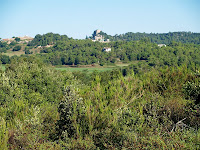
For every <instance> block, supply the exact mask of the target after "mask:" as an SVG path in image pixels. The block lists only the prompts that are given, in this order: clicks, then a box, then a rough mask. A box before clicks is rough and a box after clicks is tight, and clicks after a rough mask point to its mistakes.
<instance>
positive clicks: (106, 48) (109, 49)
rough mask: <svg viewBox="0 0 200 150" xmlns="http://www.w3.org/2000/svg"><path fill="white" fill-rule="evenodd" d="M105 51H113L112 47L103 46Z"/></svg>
mask: <svg viewBox="0 0 200 150" xmlns="http://www.w3.org/2000/svg"><path fill="white" fill-rule="evenodd" d="M103 51H104V52H110V51H111V48H110V47H104V48H103Z"/></svg>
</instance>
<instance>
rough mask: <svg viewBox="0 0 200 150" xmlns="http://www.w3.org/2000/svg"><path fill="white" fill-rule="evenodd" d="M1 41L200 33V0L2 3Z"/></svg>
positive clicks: (2, 0) (18, 0) (1, 0)
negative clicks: (56, 35) (59, 36)
mask: <svg viewBox="0 0 200 150" xmlns="http://www.w3.org/2000/svg"><path fill="white" fill-rule="evenodd" d="M0 15H1V17H0V38H10V37H12V36H24V35H29V36H32V37H34V36H35V35H36V34H45V33H47V32H53V33H59V34H66V35H67V36H69V37H73V38H85V37H86V35H88V36H90V35H91V34H92V33H93V31H94V30H96V29H100V30H103V31H104V32H106V33H107V34H111V35H115V34H122V33H126V32H146V33H150V32H152V33H166V32H174V31H191V32H200V0H0Z"/></svg>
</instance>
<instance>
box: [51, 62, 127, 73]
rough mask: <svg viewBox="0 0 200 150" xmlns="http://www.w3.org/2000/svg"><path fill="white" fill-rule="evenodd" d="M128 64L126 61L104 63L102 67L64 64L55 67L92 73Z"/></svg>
mask: <svg viewBox="0 0 200 150" xmlns="http://www.w3.org/2000/svg"><path fill="white" fill-rule="evenodd" d="M128 65H129V64H128V63H126V64H125V63H124V64H122V63H120V64H114V65H113V66H112V65H105V66H104V67H100V66H96V67H84V66H82V67H65V66H59V67H56V68H55V69H56V70H67V71H72V72H74V71H84V70H87V71H88V72H89V73H92V72H93V71H99V72H102V71H108V70H113V69H115V68H119V67H124V66H128Z"/></svg>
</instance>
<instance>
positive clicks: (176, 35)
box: [100, 32, 200, 44]
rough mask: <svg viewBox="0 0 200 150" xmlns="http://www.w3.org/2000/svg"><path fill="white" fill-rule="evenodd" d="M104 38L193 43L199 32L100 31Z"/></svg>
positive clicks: (163, 42) (199, 34) (198, 40)
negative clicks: (123, 32) (117, 32)
mask: <svg viewBox="0 0 200 150" xmlns="http://www.w3.org/2000/svg"><path fill="white" fill-rule="evenodd" d="M100 34H101V35H103V36H104V38H105V39H110V41H138V40H141V39H144V38H147V39H148V40H150V41H151V42H153V43H157V44H170V43H171V42H172V41H175V42H181V43H194V44H200V33H192V32H169V33H139V32H137V33H133V32H127V33H125V34H119V35H117V34H116V35H114V36H111V35H108V34H106V33H104V32H101V33H100Z"/></svg>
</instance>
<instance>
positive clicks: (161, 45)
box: [158, 44, 166, 47]
mask: <svg viewBox="0 0 200 150" xmlns="http://www.w3.org/2000/svg"><path fill="white" fill-rule="evenodd" d="M163 46H164V47H166V45H165V44H158V47H163Z"/></svg>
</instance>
